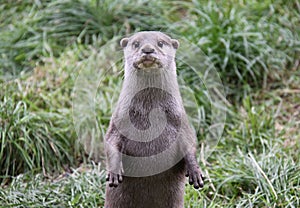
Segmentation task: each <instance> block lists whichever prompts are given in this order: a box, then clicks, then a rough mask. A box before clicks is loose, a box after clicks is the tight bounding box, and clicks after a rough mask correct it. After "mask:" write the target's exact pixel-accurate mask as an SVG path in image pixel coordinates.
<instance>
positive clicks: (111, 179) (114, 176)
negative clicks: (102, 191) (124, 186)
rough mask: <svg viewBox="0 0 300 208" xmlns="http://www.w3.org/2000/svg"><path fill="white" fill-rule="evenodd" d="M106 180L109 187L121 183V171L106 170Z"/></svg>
mask: <svg viewBox="0 0 300 208" xmlns="http://www.w3.org/2000/svg"><path fill="white" fill-rule="evenodd" d="M106 181H107V182H108V185H109V187H117V186H118V185H119V183H122V181H123V177H122V172H121V171H120V172H119V173H114V172H111V171H108V173H107V176H106Z"/></svg>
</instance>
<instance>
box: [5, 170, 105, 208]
mask: <svg viewBox="0 0 300 208" xmlns="http://www.w3.org/2000/svg"><path fill="white" fill-rule="evenodd" d="M101 169H102V168H101ZM101 169H100V166H95V165H93V166H86V167H81V168H78V169H76V170H74V171H73V173H72V174H69V173H66V174H64V175H61V176H60V177H59V178H56V179H54V180H53V181H49V180H44V177H43V176H42V175H40V174H38V175H36V176H34V177H33V178H32V175H30V174H29V175H28V174H24V175H20V176H18V177H16V178H14V180H13V181H12V183H11V184H10V185H9V186H8V187H6V188H5V189H1V188H0V202H1V203H0V207H41V208H42V207H56V206H58V207H103V205H104V189H105V172H104V171H103V170H101Z"/></svg>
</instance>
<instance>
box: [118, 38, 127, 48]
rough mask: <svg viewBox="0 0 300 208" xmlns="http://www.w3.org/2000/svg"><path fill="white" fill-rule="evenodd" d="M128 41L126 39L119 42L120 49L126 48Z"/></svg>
mask: <svg viewBox="0 0 300 208" xmlns="http://www.w3.org/2000/svg"><path fill="white" fill-rule="evenodd" d="M128 41H129V39H128V38H123V39H122V40H121V41H120V45H121V47H122V48H125V47H126V46H127V43H128Z"/></svg>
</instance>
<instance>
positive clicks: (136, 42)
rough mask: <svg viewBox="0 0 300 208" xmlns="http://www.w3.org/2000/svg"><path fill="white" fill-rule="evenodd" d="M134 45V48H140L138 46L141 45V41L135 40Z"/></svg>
mask: <svg viewBox="0 0 300 208" xmlns="http://www.w3.org/2000/svg"><path fill="white" fill-rule="evenodd" d="M132 46H133V47H134V48H138V47H139V46H140V42H138V41H134V42H133V43H132Z"/></svg>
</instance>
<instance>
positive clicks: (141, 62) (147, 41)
mask: <svg viewBox="0 0 300 208" xmlns="http://www.w3.org/2000/svg"><path fill="white" fill-rule="evenodd" d="M120 44H121V47H122V48H123V49H124V55H125V62H126V66H127V67H129V68H133V69H136V70H145V71H153V70H155V69H156V70H157V69H170V68H172V67H171V65H172V64H175V61H174V59H175V53H176V49H177V48H178V46H179V42H178V41H177V40H175V39H171V38H170V37H169V36H167V35H165V34H164V33H162V32H155V31H145V32H138V33H136V34H134V35H132V36H131V37H129V38H123V39H122V40H121V42H120ZM173 68H175V67H173Z"/></svg>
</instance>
